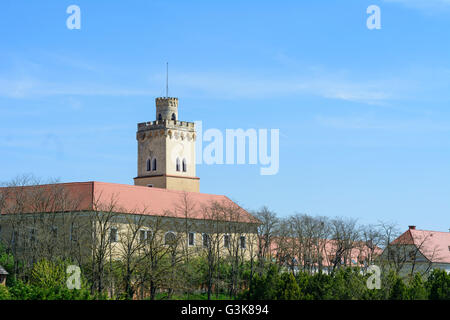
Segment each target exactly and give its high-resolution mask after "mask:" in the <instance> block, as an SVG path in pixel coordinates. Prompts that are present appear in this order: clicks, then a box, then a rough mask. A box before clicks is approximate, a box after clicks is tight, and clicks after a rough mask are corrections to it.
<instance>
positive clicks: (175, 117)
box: [172, 113, 177, 121]
mask: <svg viewBox="0 0 450 320" xmlns="http://www.w3.org/2000/svg"><path fill="white" fill-rule="evenodd" d="M172 120H173V121H177V116H176V115H175V113H172Z"/></svg>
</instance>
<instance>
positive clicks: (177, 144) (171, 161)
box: [166, 130, 196, 177]
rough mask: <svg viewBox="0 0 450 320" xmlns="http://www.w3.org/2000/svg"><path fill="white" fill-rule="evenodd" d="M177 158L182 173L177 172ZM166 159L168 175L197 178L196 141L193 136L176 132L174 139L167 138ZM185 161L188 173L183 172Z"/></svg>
mask: <svg viewBox="0 0 450 320" xmlns="http://www.w3.org/2000/svg"><path fill="white" fill-rule="evenodd" d="M182 137H183V138H182ZM177 157H178V158H179V159H180V171H176V159H177ZM166 159H167V162H166V174H169V175H180V176H186V177H195V175H196V172H195V139H193V137H192V134H191V133H186V132H183V131H176V130H174V133H173V135H172V137H170V136H168V137H167V138H166ZM183 159H186V162H187V171H186V172H183V171H182V170H183V168H182V160H183Z"/></svg>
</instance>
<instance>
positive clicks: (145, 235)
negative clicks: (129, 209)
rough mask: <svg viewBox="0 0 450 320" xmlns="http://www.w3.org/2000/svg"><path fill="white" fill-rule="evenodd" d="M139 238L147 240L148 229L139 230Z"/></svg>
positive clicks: (143, 240)
mask: <svg viewBox="0 0 450 320" xmlns="http://www.w3.org/2000/svg"><path fill="white" fill-rule="evenodd" d="M139 240H140V241H141V242H145V241H146V240H147V230H141V231H140V232H139Z"/></svg>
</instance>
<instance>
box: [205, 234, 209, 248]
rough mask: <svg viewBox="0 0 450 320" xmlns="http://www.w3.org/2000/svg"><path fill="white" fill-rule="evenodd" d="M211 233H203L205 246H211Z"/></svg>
mask: <svg viewBox="0 0 450 320" xmlns="http://www.w3.org/2000/svg"><path fill="white" fill-rule="evenodd" d="M209 242H210V240H209V235H207V234H206V233H204V234H203V248H208V247H209Z"/></svg>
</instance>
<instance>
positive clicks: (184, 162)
mask: <svg viewBox="0 0 450 320" xmlns="http://www.w3.org/2000/svg"><path fill="white" fill-rule="evenodd" d="M186 171H187V164H186V159H183V172H186Z"/></svg>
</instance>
